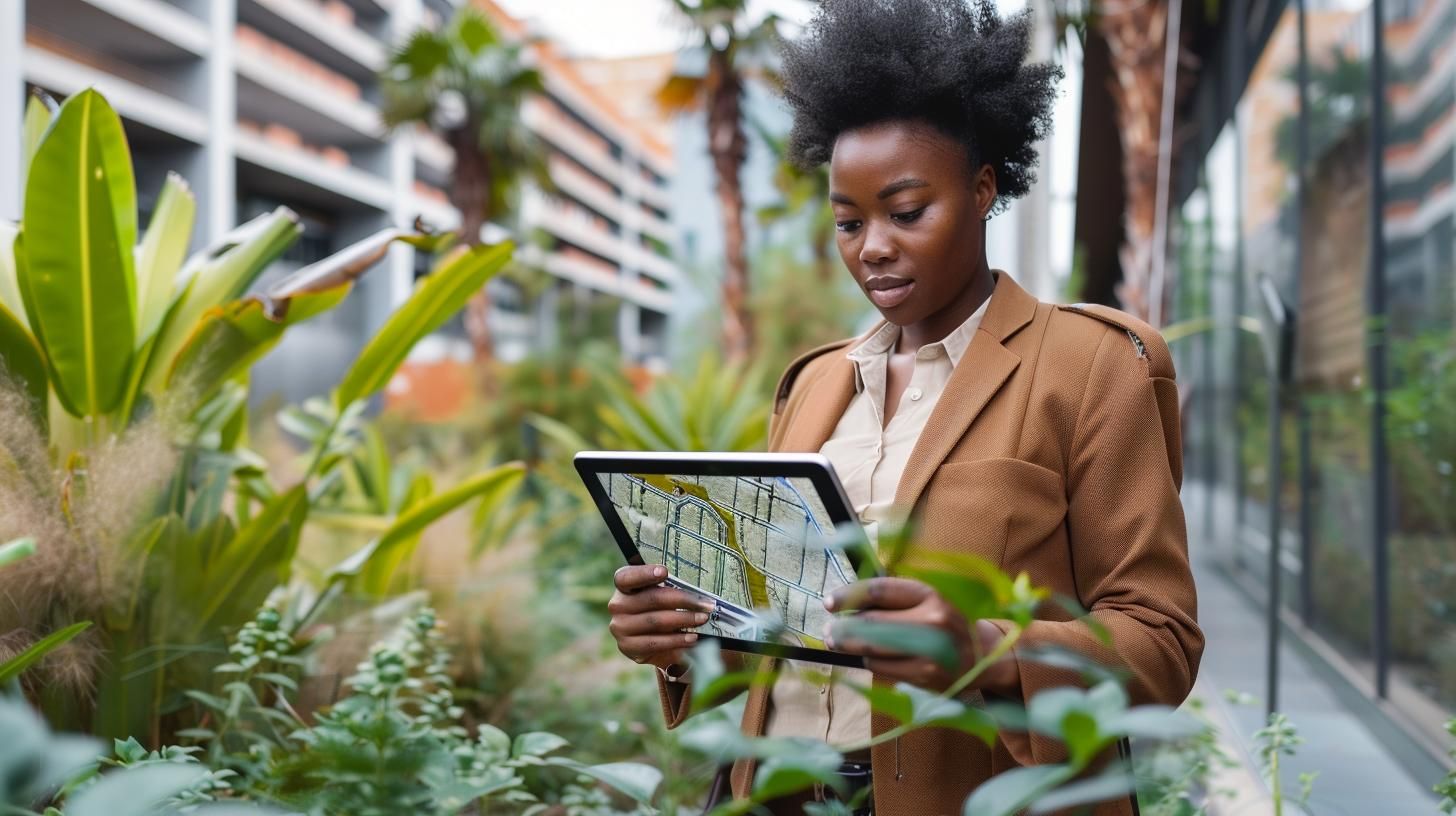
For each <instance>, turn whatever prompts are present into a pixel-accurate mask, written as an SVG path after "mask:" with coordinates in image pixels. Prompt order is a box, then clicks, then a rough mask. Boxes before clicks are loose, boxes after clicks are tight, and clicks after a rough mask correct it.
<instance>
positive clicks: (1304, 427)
mask: <svg viewBox="0 0 1456 816" xmlns="http://www.w3.org/2000/svg"><path fill="white" fill-rule="evenodd" d="M1306 5H1307V4H1306V2H1305V0H1298V2H1297V3H1296V5H1295V9H1296V14H1298V15H1299V19H1298V20H1297V27H1298V31H1299V64H1298V66H1297V67H1296V69H1295V70H1296V79H1297V81H1298V83H1299V119H1298V120H1297V122H1296V126H1295V142H1296V144H1295V155H1296V157H1297V158H1296V159H1295V164H1296V165H1297V166H1296V167H1295V171H1294V172H1295V187H1294V202H1295V204H1294V206H1295V210H1294V212H1295V219H1294V220H1295V225H1296V226H1295V231H1294V296H1293V297H1294V306H1295V308H1296V309H1299V307H1300V305H1301V304H1300V300H1301V297H1300V295H1301V293H1302V292H1303V291H1304V228H1303V225H1304V209H1305V201H1306V196H1307V192H1308V191H1307V187H1308V181H1309V178H1308V170H1307V168H1308V165H1309V32H1308V30H1307V29H1306V27H1305V20H1306V16H1305V12H1306V9H1305V6H1306ZM1296 342H1297V338H1296ZM1293 398H1294V415H1295V422H1296V427H1297V429H1298V431H1297V433H1298V445H1299V475H1298V479H1299V617H1300V620H1302V621H1303V622H1304V624H1305V625H1306V626H1308V625H1309V623H1310V620H1311V618H1312V615H1311V611H1312V610H1313V608H1314V598H1313V596H1314V590H1313V587H1314V583H1313V573H1312V572H1311V571H1310V561H1311V560H1312V559H1311V555H1312V554H1313V552H1314V516H1313V513H1312V512H1311V507H1310V498H1311V497H1310V481H1311V480H1310V448H1309V445H1310V435H1309V407H1308V406H1307V405H1305V401H1304V389H1303V387H1302V386H1301V385H1300V384H1299V381H1298V380H1295V381H1294V395H1293Z"/></svg>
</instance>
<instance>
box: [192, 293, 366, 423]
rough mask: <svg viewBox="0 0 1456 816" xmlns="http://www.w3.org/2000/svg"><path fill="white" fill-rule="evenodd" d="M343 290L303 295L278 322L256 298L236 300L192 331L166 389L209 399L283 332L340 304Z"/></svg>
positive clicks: (257, 358)
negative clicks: (270, 317)
mask: <svg viewBox="0 0 1456 816" xmlns="http://www.w3.org/2000/svg"><path fill="white" fill-rule="evenodd" d="M347 294H348V290H347V289H346V288H340V289H336V290H333V291H330V292H322V293H319V294H309V295H301V296H300V297H298V298H297V299H296V302H295V303H294V305H293V307H292V308H291V309H289V311H288V315H287V316H286V317H285V318H284V319H283V320H282V321H281V322H275V321H273V320H270V319H269V318H268V317H267V315H266V314H264V306H263V302H262V301H260V300H257V299H255V298H247V299H244V300H238V301H234V302H232V303H229V304H227V305H226V306H224V307H222V308H219V309H213V310H211V311H208V312H207V313H205V314H204V315H202V317H201V319H200V320H199V321H198V323H197V328H196V331H194V332H193V334H192V336H191V337H189V338H188V339H187V341H186V343H185V345H183V346H182V347H181V349H180V350H179V351H178V352H177V355H176V357H175V359H174V362H173V367H172V371H171V375H170V376H169V377H168V379H167V384H168V386H169V387H180V388H185V389H187V390H188V393H189V394H190V395H191V398H192V399H193V400H195V401H205V400H208V399H211V398H212V396H213V394H215V393H216V391H217V389H218V388H220V387H221V386H222V385H223V383H225V382H227V381H229V380H231V379H233V378H234V377H236V376H238V375H239V374H241V373H243V372H244V371H246V370H247V369H248V368H249V367H250V366H251V365H252V364H253V363H255V362H257V361H258V360H259V359H261V358H262V357H263V355H264V354H267V353H268V351H269V350H271V349H272V348H273V347H274V346H275V345H277V343H278V341H279V340H280V339H282V337H283V333H284V332H285V331H286V330H287V329H288V328H289V327H290V326H293V325H295V324H297V323H301V322H303V321H305V320H308V319H309V318H311V317H314V316H316V315H318V314H321V313H323V312H326V311H328V310H329V309H332V308H334V307H335V306H337V305H339V303H340V302H341V301H342V300H343V299H344V296H345V295H347Z"/></svg>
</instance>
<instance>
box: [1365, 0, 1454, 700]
mask: <svg viewBox="0 0 1456 816" xmlns="http://www.w3.org/2000/svg"><path fill="white" fill-rule="evenodd" d="M1387 6H1388V12H1387V15H1386V21H1385V25H1384V28H1383V36H1384V38H1385V49H1386V77H1385V79H1386V85H1385V88H1384V96H1385V103H1386V106H1387V108H1386V110H1387V113H1386V122H1387V123H1388V124H1387V133H1386V144H1385V153H1384V154H1385V199H1386V200H1385V224H1384V240H1385V258H1386V261H1385V283H1386V290H1385V295H1386V302H1387V313H1388V316H1389V322H1388V326H1389V333H1388V337H1389V343H1390V345H1389V349H1388V356H1387V359H1388V361H1389V371H1390V378H1389V379H1390V391H1389V392H1388V395H1387V406H1388V424H1387V428H1388V433H1389V445H1390V457H1391V478H1392V484H1391V504H1392V507H1391V511H1392V512H1391V522H1392V524H1391V526H1392V530H1391V533H1390V559H1391V561H1390V566H1391V587H1390V589H1391V593H1390V597H1391V626H1392V629H1391V632H1390V647H1391V656H1392V660H1393V669H1394V675H1393V677H1392V680H1393V681H1394V682H1393V684H1392V690H1391V696H1392V698H1393V699H1394V700H1395V701H1396V703H1397V704H1401V705H1403V706H1405V707H1406V708H1408V709H1412V712H1411V713H1413V714H1415V715H1416V716H1413V717H1412V719H1413V720H1414V721H1416V722H1430V723H1433V724H1434V723H1437V722H1440V721H1441V720H1443V719H1445V718H1446V717H1448V716H1450V713H1451V712H1452V711H1456V487H1453V475H1452V468H1453V463H1456V359H1453V358H1456V338H1453V321H1456V314H1453V312H1456V309H1453V302H1456V293H1453V289H1456V285H1453V284H1456V269H1453V264H1456V262H1453V248H1456V247H1453V240H1456V229H1453V224H1452V203H1453V192H1452V179H1453V173H1456V154H1453V146H1452V134H1453V131H1456V115H1453V114H1456V111H1453V108H1456V61H1453V57H1456V49H1453V46H1452V34H1453V32H1456V3H1452V2H1449V1H1447V2H1441V1H1440V0H1421V1H1420V2H1411V1H1410V0H1407V1H1406V2H1387ZM1409 691H1414V692H1415V694H1414V695H1411V694H1406V693H1403V692H1409ZM1423 698H1424V699H1423Z"/></svg>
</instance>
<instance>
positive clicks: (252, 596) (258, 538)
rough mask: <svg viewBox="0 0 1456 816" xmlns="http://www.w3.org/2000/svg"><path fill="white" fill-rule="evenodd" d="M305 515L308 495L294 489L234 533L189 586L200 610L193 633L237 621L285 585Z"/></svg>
mask: <svg viewBox="0 0 1456 816" xmlns="http://www.w3.org/2000/svg"><path fill="white" fill-rule="evenodd" d="M307 514H308V491H307V488H306V487H305V486H304V485H298V486H297V487H294V488H293V489H292V490H290V491H288V492H287V493H284V494H283V495H282V496H279V497H278V498H277V499H274V500H273V501H272V502H270V503H269V504H268V505H267V506H266V507H264V508H263V511H262V512H261V513H259V514H258V515H257V516H256V517H254V518H253V520H252V521H250V522H249V523H248V524H247V525H245V526H244V527H243V528H242V529H240V530H238V533H237V535H236V536H234V537H233V538H232V540H231V541H229V542H227V543H226V545H225V546H224V547H223V548H222V551H221V552H220V553H218V554H217V555H216V556H215V557H214V558H213V559H212V562H211V563H210V564H208V565H207V566H206V568H205V572H204V574H203V576H202V580H201V581H200V582H199V583H198V584H196V585H195V586H196V597H198V598H200V599H201V600H202V607H201V609H200V610H199V611H198V614H197V616H196V618H195V620H194V621H193V622H192V631H193V632H194V633H197V634H203V633H207V632H211V631H212V629H213V627H215V626H217V625H219V624H229V623H233V622H236V621H239V620H241V619H242V618H243V617H246V616H247V615H249V614H251V612H252V610H254V609H256V608H257V606H258V604H260V603H262V602H263V599H264V598H265V597H267V595H268V593H269V592H270V591H271V590H272V589H273V588H274V587H276V586H279V585H281V584H283V583H284V582H286V581H287V580H288V574H289V572H290V570H291V568H292V564H293V554H294V551H295V549H296V548H297V546H298V536H299V533H300V532H301V531H302V529H303V521H304V518H305V517H306V516H307ZM222 612H226V613H227V614H226V615H223V614H220V613H222Z"/></svg>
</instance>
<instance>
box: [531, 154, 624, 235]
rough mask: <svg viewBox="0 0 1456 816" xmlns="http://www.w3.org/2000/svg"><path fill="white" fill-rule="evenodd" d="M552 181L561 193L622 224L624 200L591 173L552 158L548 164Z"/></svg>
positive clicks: (567, 162) (562, 160)
mask: <svg viewBox="0 0 1456 816" xmlns="http://www.w3.org/2000/svg"><path fill="white" fill-rule="evenodd" d="M548 172H549V173H550V175H551V180H552V181H554V182H556V185H557V186H558V187H560V188H561V192H562V193H565V194H566V195H568V196H570V197H572V198H575V199H576V200H577V201H580V202H581V203H582V204H585V205H587V206H588V207H591V208H592V209H594V210H596V211H597V212H599V213H601V214H602V215H605V216H607V217H608V218H611V219H613V220H615V221H618V222H619V223H620V222H621V218H622V214H621V211H622V209H623V205H622V200H621V199H620V198H618V197H617V194H616V191H614V190H613V189H612V188H611V187H610V186H608V185H606V184H604V183H603V182H601V181H599V180H598V179H597V178H596V177H594V176H593V175H592V174H590V173H586V172H583V171H582V170H581V169H580V168H578V167H577V166H576V165H574V164H572V163H571V162H569V161H566V160H564V159H561V158H558V157H552V159H551V161H550V162H549V164H548Z"/></svg>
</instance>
